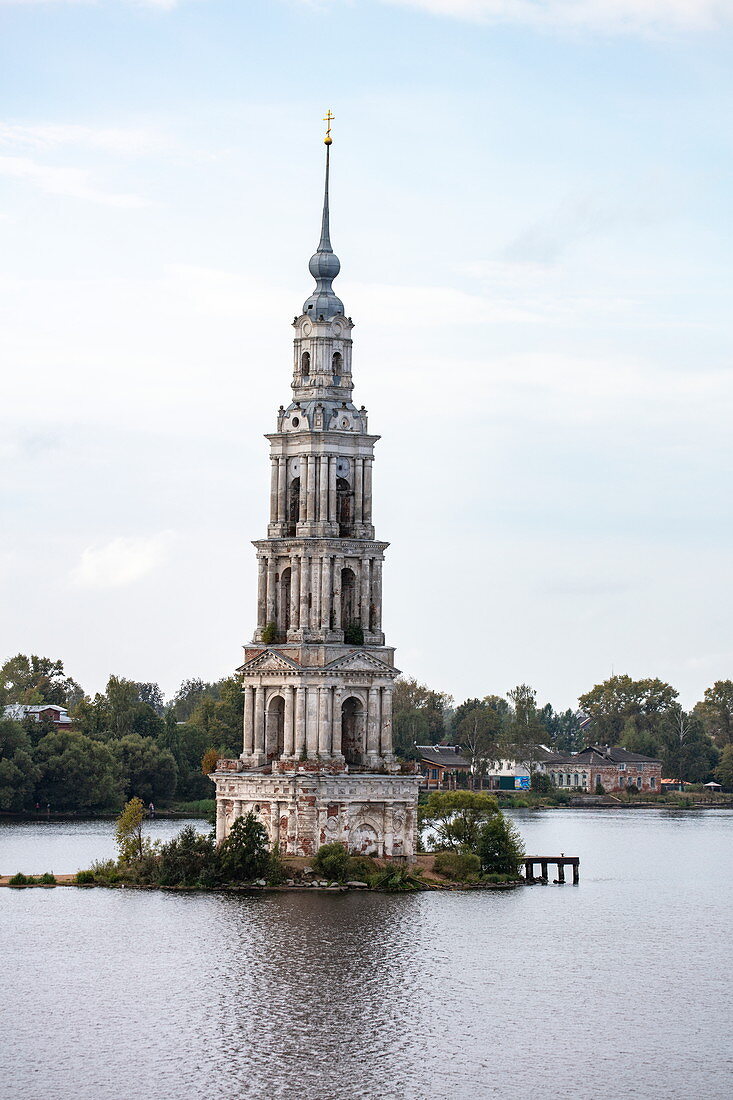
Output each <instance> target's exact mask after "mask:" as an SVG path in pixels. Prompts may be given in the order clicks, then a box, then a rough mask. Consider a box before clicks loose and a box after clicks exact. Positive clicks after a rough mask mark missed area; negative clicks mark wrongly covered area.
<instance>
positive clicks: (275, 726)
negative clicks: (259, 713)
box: [265, 695, 285, 763]
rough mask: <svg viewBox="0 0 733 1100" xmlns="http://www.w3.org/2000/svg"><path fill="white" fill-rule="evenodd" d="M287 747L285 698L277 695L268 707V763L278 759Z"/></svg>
mask: <svg viewBox="0 0 733 1100" xmlns="http://www.w3.org/2000/svg"><path fill="white" fill-rule="evenodd" d="M284 749H285V700H284V699H283V697H282V695H275V696H274V697H273V698H272V699H271V700H270V703H269V705H268V707H267V717H266V720H265V753H266V754H267V760H268V763H269V762H270V761H271V760H277V758H278V757H279V756H281V755H282V753H283V751H284Z"/></svg>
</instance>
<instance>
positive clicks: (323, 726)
mask: <svg viewBox="0 0 733 1100" xmlns="http://www.w3.org/2000/svg"><path fill="white" fill-rule="evenodd" d="M330 702H331V689H330V688H328V687H322V688H319V689H318V755H319V756H321V757H324V756H330V755H331V714H330V706H329V704H330Z"/></svg>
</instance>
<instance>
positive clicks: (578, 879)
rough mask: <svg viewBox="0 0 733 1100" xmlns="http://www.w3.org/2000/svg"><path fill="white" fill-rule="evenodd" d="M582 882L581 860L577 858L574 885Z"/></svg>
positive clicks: (574, 868) (574, 867) (574, 866)
mask: <svg viewBox="0 0 733 1100" xmlns="http://www.w3.org/2000/svg"><path fill="white" fill-rule="evenodd" d="M579 882H580V860H579V859H576V861H575V863H574V864H573V886H577V885H578V883H579Z"/></svg>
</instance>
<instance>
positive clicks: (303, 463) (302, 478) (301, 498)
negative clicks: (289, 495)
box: [298, 455, 308, 523]
mask: <svg viewBox="0 0 733 1100" xmlns="http://www.w3.org/2000/svg"><path fill="white" fill-rule="evenodd" d="M307 471H308V463H307V460H306V458H305V456H304V455H301V457H300V473H299V474H298V480H299V482H300V493H299V495H298V523H305V520H306V513H305V506H306V502H307V500H308V493H307V491H306V488H307V486H306V483H307V480H308V477H307Z"/></svg>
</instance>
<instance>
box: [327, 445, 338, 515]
mask: <svg viewBox="0 0 733 1100" xmlns="http://www.w3.org/2000/svg"><path fill="white" fill-rule="evenodd" d="M337 461H338V459H337V458H336V455H332V456H331V459H330V461H329V464H328V522H329V523H335V522H336V463H337Z"/></svg>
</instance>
